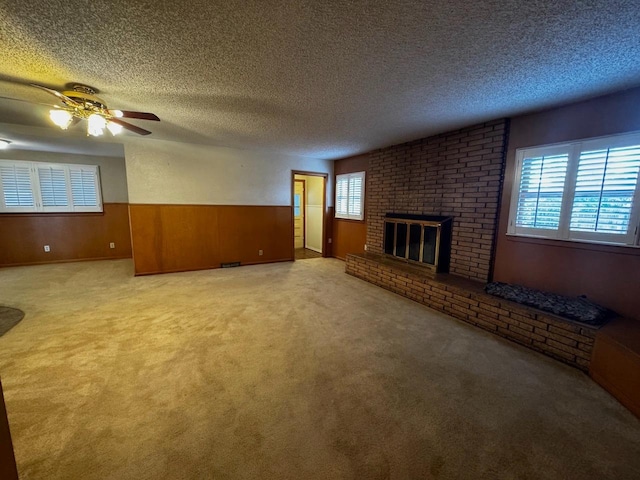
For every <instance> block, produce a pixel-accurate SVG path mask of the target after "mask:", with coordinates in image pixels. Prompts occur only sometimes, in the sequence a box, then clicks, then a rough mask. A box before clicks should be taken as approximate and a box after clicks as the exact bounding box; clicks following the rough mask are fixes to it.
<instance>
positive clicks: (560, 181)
mask: <svg viewBox="0 0 640 480" xmlns="http://www.w3.org/2000/svg"><path fill="white" fill-rule="evenodd" d="M568 160H569V156H568V155H567V154H564V155H551V156H541V157H533V158H531V157H529V158H524V159H523V161H522V172H521V175H520V189H519V193H518V207H517V211H516V227H524V228H541V229H550V230H557V229H558V226H559V224H560V209H561V207H562V197H563V193H564V183H565V178H566V175H567V162H568Z"/></svg>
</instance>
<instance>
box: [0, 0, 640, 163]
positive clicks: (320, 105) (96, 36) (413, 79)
mask: <svg viewBox="0 0 640 480" xmlns="http://www.w3.org/2000/svg"><path fill="white" fill-rule="evenodd" d="M638 25H640V8H638V1H637V0H629V1H617V0H609V1H602V0H585V1H575V0H572V1H563V0H555V1H541V0H523V1H514V0H512V1H509V0H485V1H469V0H450V1H446V2H445V1H440V0H438V1H424V0H422V1H421V0H414V1H410V0H396V1H314V0H309V1H293V0H290V1H287V0H280V1H276V0H262V1H250V0H240V1H234V0H226V1H197V0H182V1H175V0H174V1H171V2H168V1H133V0H110V1H97V2H88V1H76V0H66V1H56V0H40V1H31V0H20V1H17V0H0V51H1V52H2V54H1V61H0V95H2V96H9V97H16V98H20V99H29V100H33V101H38V102H50V101H51V100H52V99H53V97H51V98H49V96H48V95H47V94H45V93H42V92H40V91H37V90H35V89H33V88H30V87H26V86H24V84H25V83H30V82H35V83H40V84H44V85H46V86H50V87H54V88H62V87H64V86H65V85H66V84H67V83H71V82H80V83H85V84H88V85H92V86H94V87H97V88H98V89H99V90H100V96H101V97H102V98H104V99H105V100H106V101H107V104H108V105H109V107H110V108H120V109H127V110H141V111H150V112H154V113H156V114H157V115H158V116H159V117H160V118H161V119H162V122H161V123H159V124H157V123H153V122H144V121H137V124H138V125H140V126H143V127H145V128H149V129H151V130H152V131H153V135H152V136H151V137H149V138H162V139H167V140H176V141H185V142H193V143H204V144H212V145H224V146H231V147H240V148H248V149H259V150H260V149H263V150H268V151H276V152H282V153H287V154H294V155H296V154H297V155H305V156H311V157H319V158H337V157H342V156H346V155H349V154H354V153H359V152H364V151H368V150H371V149H373V148H377V147H381V146H386V145H391V144H395V143H399V142H403V141H406V140H411V139H415V138H420V137H423V136H426V135H429V134H433V133H437V132H442V131H445V130H448V129H451V128H456V127H460V126H464V125H469V124H472V123H475V122H478V121H483V120H488V119H493V118H497V117H501V116H511V115H514V114H519V113H524V112H527V111H532V110H537V109H541V108H546V107H550V106H555V105H559V104H562V103H568V102H570V101H574V100H580V99H584V98H588V97H593V96H597V95H600V94H604V93H609V92H613V91H617V90H621V89H625V88H628V87H632V86H637V85H640V61H639V60H640V35H639V30H638ZM53 100H55V99H53ZM46 112H47V108H46V107H37V106H31V105H29V104H27V103H22V102H14V101H9V100H0V123H2V124H9V123H12V124H19V125H32V126H45V125H46V124H47V123H46V122H47V120H46ZM51 128H54V127H51ZM3 134H5V135H6V132H4V131H3V127H2V126H1V125H0V136H2V135H3ZM81 134H82V129H78V130H77V131H76V132H62V131H58V133H57V134H56V135H59V136H60V135H66V136H73V135H81Z"/></svg>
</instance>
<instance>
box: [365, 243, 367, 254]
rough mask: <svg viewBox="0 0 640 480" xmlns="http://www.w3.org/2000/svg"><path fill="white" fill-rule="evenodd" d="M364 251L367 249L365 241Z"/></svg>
mask: <svg viewBox="0 0 640 480" xmlns="http://www.w3.org/2000/svg"><path fill="white" fill-rule="evenodd" d="M364 251H365V252H366V251H367V244H366V243H365V244H364Z"/></svg>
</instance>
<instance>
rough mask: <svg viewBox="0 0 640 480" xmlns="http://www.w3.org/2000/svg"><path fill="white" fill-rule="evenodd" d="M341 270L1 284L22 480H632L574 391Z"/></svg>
mask: <svg viewBox="0 0 640 480" xmlns="http://www.w3.org/2000/svg"><path fill="white" fill-rule="evenodd" d="M343 269H344V264H343V263H342V262H340V261H338V260H334V259H313V260H305V261H300V262H295V263H279V264H272V265H261V266H252V267H241V268H235V269H224V270H211V271H201V272H191V273H181V274H171V275H157V276H151V277H138V278H134V277H132V271H133V269H132V264H131V262H130V261H104V262H90V263H75V264H63V265H48V266H36V267H23V268H10V269H3V270H0V303H2V302H7V301H9V300H10V301H11V304H12V305H15V306H16V307H18V308H21V309H22V310H24V311H25V312H26V313H27V315H26V317H25V318H24V320H23V321H22V322H21V323H20V324H18V325H17V326H16V327H14V328H13V329H12V330H11V331H10V332H8V333H7V334H6V335H5V336H3V337H2V338H0V375H1V376H2V381H3V384H4V387H5V395H6V400H7V409H8V413H9V421H10V424H11V428H12V432H13V436H14V446H15V450H16V457H17V461H18V468H19V471H20V474H21V478H22V479H23V480H27V479H47V480H54V479H67V480H68V479H83V480H90V479H101V480H105V479H114V480H115V479H136V480H141V479H154V480H158V479H429V478H433V479H461V478H462V479H492V480H494V479H516V478H517V479H540V478H544V479H563V480H567V479H579V480H585V479H617V480H621V479H632V478H640V421H639V420H638V419H636V418H635V417H633V416H632V415H631V414H630V413H629V412H628V411H627V410H625V409H624V408H623V407H622V406H620V405H619V404H618V403H617V402H616V401H615V400H614V399H613V398H611V397H610V396H609V395H608V394H607V393H606V392H604V391H603V390H602V389H600V388H599V387H598V386H597V385H596V384H594V383H593V382H592V381H591V380H590V379H589V378H588V377H587V376H585V375H584V374H582V373H580V372H579V371H577V370H574V369H572V368H570V367H567V366H564V365H562V364H560V363H558V362H555V361H554V360H552V359H549V358H546V357H543V356H541V355H539V354H537V353H535V352H532V351H529V350H526V349H524V348H521V347H519V346H517V345H514V344H511V343H509V342H507V341H505V340H502V339H500V338H497V337H494V336H492V335H490V334H488V333H485V332H483V331H481V330H478V329H476V328H474V327H471V326H468V325H466V324H464V323H461V322H458V321H456V320H454V319H451V318H449V317H447V316H444V315H442V314H439V313H435V312H433V311H431V310H429V309H427V308H425V307H423V306H420V305H418V304H416V303H414V302H411V301H410V300H406V299H404V298H401V297H398V296H396V295H394V294H392V293H389V292H386V291H384V290H381V289H379V288H377V287H374V286H372V285H370V284H367V283H365V282H362V281H360V280H357V279H355V278H352V277H350V276H348V275H346V274H344V273H343Z"/></svg>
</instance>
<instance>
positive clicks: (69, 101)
mask: <svg viewBox="0 0 640 480" xmlns="http://www.w3.org/2000/svg"><path fill="white" fill-rule="evenodd" d="M31 86H32V87H35V88H39V89H40V90H44V91H45V92H47V93H50V94H51V95H54V96H56V97H58V99H60V100H62V101H63V102H64V103H66V104H68V105H79V103H78V102H76V101H75V100H74V99H72V98H69V97H67V96H66V95H63V94H62V93H60V92H59V91H57V90H53V89H51V88H47V87H43V86H42V85H36V84H35V83H32V84H31Z"/></svg>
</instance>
